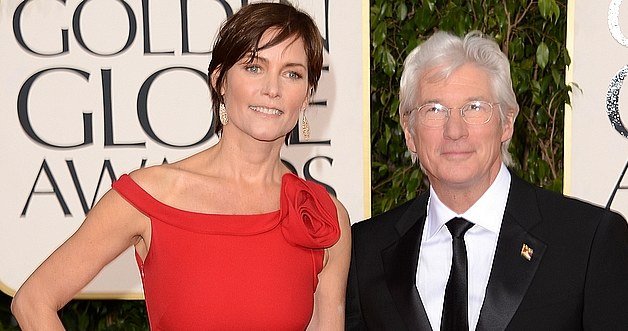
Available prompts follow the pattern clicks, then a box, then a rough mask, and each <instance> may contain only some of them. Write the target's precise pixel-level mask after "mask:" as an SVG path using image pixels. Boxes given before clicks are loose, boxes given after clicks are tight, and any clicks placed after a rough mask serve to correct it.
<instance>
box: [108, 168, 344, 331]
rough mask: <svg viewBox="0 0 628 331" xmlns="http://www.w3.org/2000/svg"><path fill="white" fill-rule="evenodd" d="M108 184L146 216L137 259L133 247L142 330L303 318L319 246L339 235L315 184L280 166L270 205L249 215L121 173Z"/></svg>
mask: <svg viewBox="0 0 628 331" xmlns="http://www.w3.org/2000/svg"><path fill="white" fill-rule="evenodd" d="M113 188H114V189H115V190H116V191H117V192H118V193H119V194H120V195H122V196H123V197H124V198H125V199H126V200H127V201H129V203H131V204H132V205H133V206H135V208H137V209H138V210H140V211H141V212H142V213H144V214H145V215H147V216H148V217H149V218H150V220H151V226H152V230H151V231H152V235H151V243H150V249H149V252H148V255H147V256H146V258H145V261H144V262H142V260H141V259H140V258H139V256H137V254H136V259H137V264H138V266H139V269H140V274H141V276H142V283H143V285H144V296H145V298H146V307H147V310H148V319H149V323H150V327H151V330H169V331H170V330H303V329H305V328H306V326H307V325H308V323H309V321H310V318H311V316H312V309H313V303H314V296H313V294H314V291H315V290H316V285H317V284H318V278H317V275H318V273H319V272H320V271H321V269H322V265H323V255H324V248H327V247H330V246H332V245H333V244H334V243H336V242H337V241H338V239H339V237H340V227H339V225H338V216H337V213H336V206H335V204H334V202H333V201H332V200H331V198H330V197H329V194H328V193H327V191H325V189H324V188H323V187H322V186H320V185H318V184H315V183H312V182H307V181H305V180H302V179H300V178H298V177H297V176H295V175H293V174H286V175H284V176H283V177H282V184H281V200H280V209H279V210H278V211H274V212H270V213H265V214H259V215H215V214H202V213H195V212H189V211H184V210H181V209H176V208H174V207H171V206H168V205H165V204H163V203H161V202H159V201H157V200H156V199H155V198H153V197H152V196H150V195H149V194H148V193H147V192H146V191H144V190H143V189H142V188H141V187H139V186H138V185H137V184H136V183H135V182H134V181H133V180H132V179H131V177H129V176H128V175H123V176H121V177H120V179H118V180H117V181H116V182H115V183H114V184H113ZM236 203H237V202H236Z"/></svg>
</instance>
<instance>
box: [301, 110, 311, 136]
mask: <svg viewBox="0 0 628 331" xmlns="http://www.w3.org/2000/svg"><path fill="white" fill-rule="evenodd" d="M301 132H302V133H303V139H305V140H309V139H310V123H308V121H307V117H306V116H305V109H303V119H302V120H301Z"/></svg>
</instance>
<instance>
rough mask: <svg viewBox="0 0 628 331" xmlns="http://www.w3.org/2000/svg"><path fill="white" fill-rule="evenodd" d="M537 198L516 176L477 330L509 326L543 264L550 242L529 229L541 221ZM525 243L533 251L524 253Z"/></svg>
mask: <svg viewBox="0 0 628 331" xmlns="http://www.w3.org/2000/svg"><path fill="white" fill-rule="evenodd" d="M535 200H536V195H535V194H534V192H533V190H532V187H531V186H528V185H526V184H524V183H523V182H522V180H521V179H519V178H517V177H516V176H514V175H513V176H512V180H511V186H510V193H509V196H508V202H507V204H506V211H505V214H504V219H503V221H502V226H501V230H500V232H499V238H498V241H497V250H496V252H495V258H494V259H493V267H492V270H491V275H490V277H489V281H488V285H487V289H486V295H485V298H484V303H483V304H482V309H481V311H480V319H479V321H478V325H477V328H476V329H477V330H504V329H506V327H507V326H508V323H510V320H511V319H512V317H513V316H514V314H515V312H516V311H517V308H518V307H519V304H520V303H521V301H522V300H523V297H524V295H525V293H526V291H527V289H528V287H529V286H530V283H531V282H532V279H533V278H534V274H535V272H536V270H537V269H538V266H539V264H540V263H541V259H542V258H543V254H544V252H545V249H546V245H545V243H543V242H542V241H540V240H538V239H537V238H535V237H534V236H533V235H532V234H530V233H529V232H528V229H530V228H531V227H532V226H534V225H535V224H536V223H538V222H540V221H541V215H540V213H539V211H538V209H536V207H535V206H537V203H536V201H535ZM524 244H525V245H527V247H529V248H532V250H533V251H532V253H525V252H522V248H523V245H524ZM526 255H527V256H526ZM527 257H530V259H529V260H528V259H527Z"/></svg>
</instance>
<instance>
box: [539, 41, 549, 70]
mask: <svg viewBox="0 0 628 331" xmlns="http://www.w3.org/2000/svg"><path fill="white" fill-rule="evenodd" d="M548 61H549V48H548V47H547V44H545V42H543V41H542V42H541V43H540V44H539V46H538V47H537V48H536V63H538V64H539V66H540V67H541V68H542V69H545V66H546V65H547V62H548Z"/></svg>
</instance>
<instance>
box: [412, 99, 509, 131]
mask: <svg viewBox="0 0 628 331" xmlns="http://www.w3.org/2000/svg"><path fill="white" fill-rule="evenodd" d="M494 105H499V104H498V103H491V102H486V101H479V100H476V101H471V102H468V103H466V104H464V105H463V106H462V107H460V108H449V107H446V106H443V105H441V104H440V103H434V102H430V103H426V104H424V105H422V106H419V107H416V108H413V109H412V110H410V112H408V115H409V114H410V113H411V112H413V111H416V115H417V119H418V121H419V123H421V124H422V125H425V126H427V127H432V128H438V127H441V126H443V125H445V123H447V120H448V119H449V116H451V111H452V110H455V109H459V110H460V117H462V119H463V120H464V121H465V122H466V123H467V124H471V125H482V124H486V123H488V121H490V120H491V117H492V116H493V106H494Z"/></svg>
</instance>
